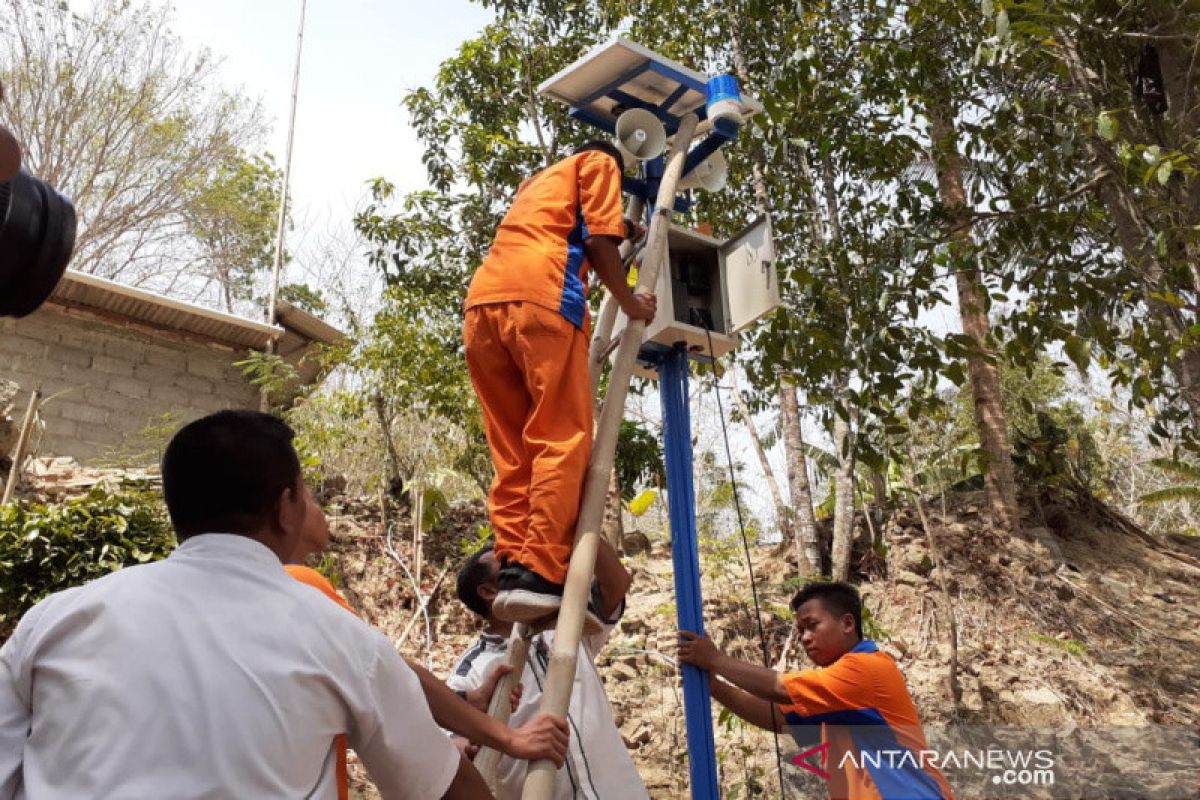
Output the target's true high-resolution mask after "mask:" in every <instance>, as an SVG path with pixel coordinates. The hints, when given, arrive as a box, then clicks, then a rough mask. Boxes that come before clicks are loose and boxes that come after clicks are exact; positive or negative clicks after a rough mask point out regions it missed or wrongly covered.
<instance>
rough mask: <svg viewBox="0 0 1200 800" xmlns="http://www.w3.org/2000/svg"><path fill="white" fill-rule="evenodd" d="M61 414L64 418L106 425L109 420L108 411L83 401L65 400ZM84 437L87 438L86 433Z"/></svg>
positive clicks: (61, 406)
mask: <svg viewBox="0 0 1200 800" xmlns="http://www.w3.org/2000/svg"><path fill="white" fill-rule="evenodd" d="M58 411H59V414H60V415H61V416H62V417H63V418H64V419H70V420H75V421H76V422H83V423H87V424H92V425H104V424H106V423H107V422H108V413H109V412H108V411H107V410H106V409H103V408H97V407H96V406H94V405H89V404H85V403H81V402H74V401H64V402H63V403H62V404H61V405H60V406H59V409H58ZM82 438H85V439H86V438H87V436H86V435H84V436H83V437H82Z"/></svg>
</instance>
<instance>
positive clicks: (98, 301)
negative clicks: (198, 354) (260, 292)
mask: <svg viewBox="0 0 1200 800" xmlns="http://www.w3.org/2000/svg"><path fill="white" fill-rule="evenodd" d="M49 302H50V303H52V304H55V305H58V306H62V307H65V308H68V309H80V310H82V311H88V312H93V313H97V314H99V315H100V316H103V317H108V318H116V319H118V320H120V319H123V320H128V321H130V322H134V323H137V324H138V325H139V326H140V327H143V328H149V329H152V330H161V331H165V332H168V333H174V334H178V335H182V336H186V337H188V338H193V339H196V338H199V339H202V340H207V341H210V342H213V343H216V344H222V345H225V346H228V347H233V348H235V349H249V350H265V349H266V347H267V345H268V344H269V343H270V342H271V340H276V342H277V352H278V353H279V354H280V355H282V356H283V357H284V358H286V359H287V360H288V361H290V362H291V363H292V364H294V365H296V366H297V367H298V368H299V369H300V372H301V378H302V380H304V382H306V383H307V382H309V381H311V380H313V379H314V378H315V377H316V375H317V371H318V369H317V365H315V364H310V363H308V362H307V361H305V360H304V356H305V354H306V353H307V352H308V350H309V349H310V348H311V347H312V345H313V344H314V343H318V342H320V343H324V344H332V343H334V342H338V341H341V340H343V339H345V338H346V336H345V334H343V333H342V332H341V331H339V330H338V329H336V328H334V327H333V326H331V325H329V324H327V323H325V322H324V321H322V320H320V319H318V318H317V317H315V316H313V315H312V314H309V313H308V312H307V311H303V310H302V309H299V308H296V307H295V306H293V305H291V304H290V303H286V302H283V301H280V302H279V303H278V304H277V306H276V316H277V318H278V321H279V324H278V325H267V324H266V323H265V322H260V321H258V320H252V319H247V318H245V317H239V316H237V315H236V314H228V313H226V312H224V311H217V310H216V309H212V308H205V307H204V306H200V305H196V304H195V303H185V302H183V301H181V300H175V299H174V298H170V297H165V296H163V295H161V294H156V293H154V292H148V291H146V290H145V289H135V288H134V287H132V286H125V285H124V284H121V283H117V282H116V281H111V280H108V279H107V278H101V277H98V276H96V275H90V274H88V273H85V272H76V271H75V270H67V272H66V274H65V275H63V279H62V280H61V281H59V284H58V286H57V287H56V288H55V289H54V293H53V294H51V295H50V299H49Z"/></svg>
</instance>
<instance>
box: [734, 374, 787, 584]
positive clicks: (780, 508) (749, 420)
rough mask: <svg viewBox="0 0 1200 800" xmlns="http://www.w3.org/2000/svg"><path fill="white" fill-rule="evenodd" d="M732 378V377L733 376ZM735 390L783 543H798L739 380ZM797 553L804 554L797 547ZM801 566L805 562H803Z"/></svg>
mask: <svg viewBox="0 0 1200 800" xmlns="http://www.w3.org/2000/svg"><path fill="white" fill-rule="evenodd" d="M731 377H732V376H731ZM731 386H732V389H733V402H734V404H735V405H736V406H737V410H738V414H740V415H741V417H742V419H743V420H744V421H745V423H746V429H747V430H748V431H750V442H751V443H752V444H753V445H754V452H755V454H756V455H757V456H758V464H759V466H760V467H762V471H763V478H764V479H765V480H766V482H767V489H768V490H769V491H770V492H771V502H773V503H774V504H775V518H776V520H778V522H779V533H780V535H781V536H782V537H783V541H785V542H787V541H793V542H794V541H797V540H796V527H795V525H793V524H792V512H791V509H789V508H788V507H787V505H786V504H785V503H784V502H783V494H782V493H781V492H780V491H779V481H777V480H775V470H773V469H771V461H770V460H769V459H768V458H767V451H766V450H764V449H763V446H762V439H761V438H759V435H758V427H757V426H756V425H755V424H754V417H753V415H751V413H750V409H749V407H747V406H746V401H745V400H744V399H743V398H742V392H741V390H740V389H738V386H737V379H736V378H733V379H732V380H731ZM797 553H798V554H802V553H803V550H801V549H800V548H799V547H798V546H797ZM800 564H801V565H803V564H804V561H803V560H801V562H800Z"/></svg>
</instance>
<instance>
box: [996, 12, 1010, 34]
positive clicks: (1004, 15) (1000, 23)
mask: <svg viewBox="0 0 1200 800" xmlns="http://www.w3.org/2000/svg"><path fill="white" fill-rule="evenodd" d="M996 38H997V39H999V40H1000V41H1004V40H1005V39H1007V38H1008V12H1007V11H1005V10H1004V9H1000V12H999V13H998V14H996Z"/></svg>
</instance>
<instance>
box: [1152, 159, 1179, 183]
mask: <svg viewBox="0 0 1200 800" xmlns="http://www.w3.org/2000/svg"><path fill="white" fill-rule="evenodd" d="M1174 168H1175V165H1174V164H1172V163H1171V161H1170V160H1169V159H1164V160H1163V161H1162V163H1160V164H1159V165H1158V172H1157V173H1156V177H1157V178H1158V182H1159V184H1160V185H1161V186H1166V185H1167V181H1169V180H1171V171H1172V170H1173V169H1174Z"/></svg>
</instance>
